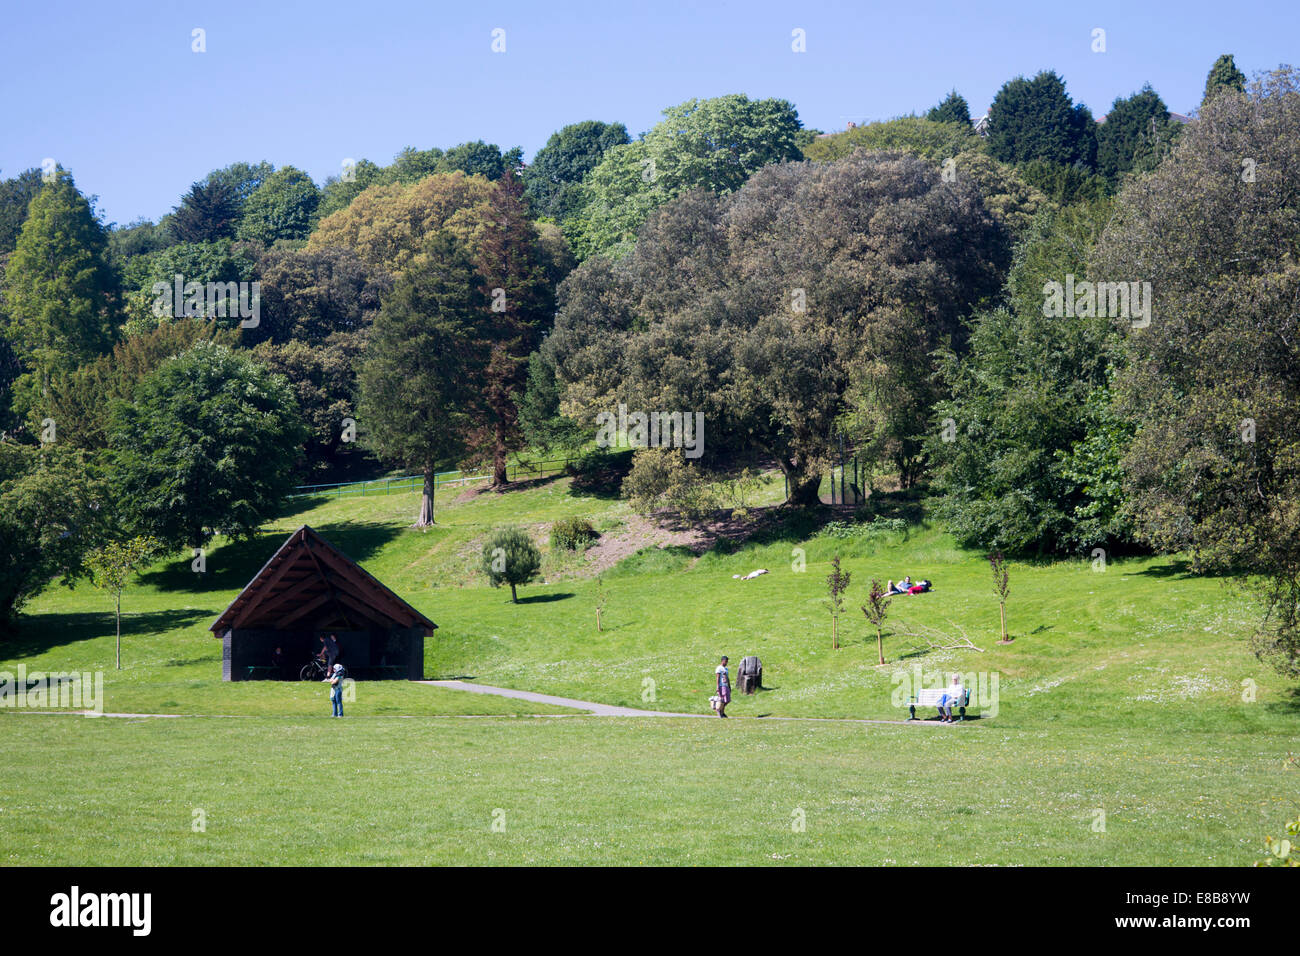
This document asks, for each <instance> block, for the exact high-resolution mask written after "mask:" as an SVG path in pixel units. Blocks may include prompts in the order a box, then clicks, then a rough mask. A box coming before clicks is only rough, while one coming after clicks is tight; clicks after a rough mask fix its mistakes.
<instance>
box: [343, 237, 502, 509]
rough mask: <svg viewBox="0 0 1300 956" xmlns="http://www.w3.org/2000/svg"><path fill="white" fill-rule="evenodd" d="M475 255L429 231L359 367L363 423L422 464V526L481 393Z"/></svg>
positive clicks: (397, 452)
mask: <svg viewBox="0 0 1300 956" xmlns="http://www.w3.org/2000/svg"><path fill="white" fill-rule="evenodd" d="M481 281H482V280H481V278H480V276H479V275H478V273H477V271H476V269H475V266H474V261H473V259H472V258H471V256H470V254H469V253H468V252H467V251H466V249H465V247H464V245H463V244H462V243H461V242H460V241H459V240H458V238H457V237H455V236H453V235H450V234H446V233H444V234H440V235H435V236H432V237H430V239H429V241H428V243H427V247H426V249H425V254H423V255H421V256H419V257H418V259H417V261H416V264H415V265H414V266H413V267H412V268H410V269H409V270H407V271H406V272H405V273H403V274H402V275H401V276H400V277H399V278H398V280H397V283H396V285H395V286H394V287H393V291H392V294H391V295H390V296H389V297H388V298H387V299H386V300H385V302H384V306H383V308H382V309H381V310H380V313H379V315H378V316H377V317H376V318H375V323H374V328H373V330H372V332H371V336H370V341H369V343H368V345H367V348H366V357H365V363H364V364H363V365H362V367H361V371H360V427H361V429H362V430H363V432H364V435H363V438H364V440H365V441H366V442H367V444H368V445H369V446H370V447H372V448H373V449H374V450H375V451H376V452H377V453H378V454H380V455H382V456H383V457H384V458H386V459H388V460H390V461H394V462H400V463H401V464H403V465H406V466H407V467H410V468H418V469H420V470H421V471H422V473H423V474H424V494H423V495H422V498H421V503H420V514H419V516H418V517H417V518H416V521H415V526H416V527H426V526H428V525H431V524H433V523H434V519H433V509H434V491H435V488H434V476H435V474H436V473H437V470H438V467H439V466H440V465H444V466H445V465H447V464H449V463H453V462H455V461H457V460H459V458H460V456H461V455H462V454H463V453H464V450H465V436H466V434H467V432H468V429H469V426H470V424H471V422H472V415H471V413H472V402H473V400H474V398H475V387H474V386H475V383H474V382H473V378H472V375H473V371H472V370H473V369H474V367H475V358H476V356H475V355H474V354H473V344H474V343H475V342H476V341H478V340H479V337H480V335H481V332H482V322H483V318H482V316H483V310H484V301H483V291H482V286H481Z"/></svg>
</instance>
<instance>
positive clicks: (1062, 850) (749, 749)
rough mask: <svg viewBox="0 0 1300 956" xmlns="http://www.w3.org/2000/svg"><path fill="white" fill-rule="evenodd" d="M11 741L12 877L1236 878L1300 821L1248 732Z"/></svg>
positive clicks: (6, 821)
mask: <svg viewBox="0 0 1300 956" xmlns="http://www.w3.org/2000/svg"><path fill="white" fill-rule="evenodd" d="M0 735H3V738H4V740H5V745H6V746H5V749H6V752H9V753H14V752H15V747H14V745H18V744H20V745H21V753H22V757H23V759H22V760H20V761H17V762H15V763H11V765H10V767H9V768H8V771H7V776H6V780H7V785H6V787H5V790H4V796H3V798H0V833H3V834H4V836H5V839H4V841H3V844H0V845H2V846H3V850H2V851H0V853H3V857H2V858H3V860H4V862H5V863H8V864H33V863H61V864H84V863H86V862H90V861H93V862H96V863H119V864H151V865H152V864H180V865H197V864H240V865H247V864H254V865H258V864H289V863H294V864H322V865H324V864H336V863H341V862H345V863H356V864H381V863H382V864H434V863H440V864H462V863H464V864H494V863H518V864H549V863H561V864H579V863H587V864H688V863H689V864H720V865H725V864H749V865H760V864H768V865H778V864H784V865H797V864H810V863H835V864H864V865H873V866H879V865H895V864H897V865H910V864H917V863H925V864H930V863H933V862H935V861H936V860H940V861H948V862H958V861H960V862H965V863H972V864H1042V865H1063V864H1071V865H1089V864H1090V865H1110V864H1142V865H1184V864H1206V863H1213V864H1222V865H1239V864H1243V863H1248V862H1250V861H1252V860H1253V859H1255V858H1257V856H1258V851H1259V843H1260V840H1261V838H1262V837H1261V834H1262V833H1264V832H1266V831H1268V830H1269V828H1270V827H1273V828H1274V829H1276V821H1277V820H1279V819H1281V818H1282V817H1283V816H1284V815H1285V814H1286V813H1287V812H1289V811H1291V810H1292V809H1293V807H1294V802H1288V801H1287V800H1285V799H1284V798H1283V797H1282V796H1281V792H1282V789H1283V787H1284V786H1285V785H1286V784H1287V777H1286V774H1287V773H1288V771H1286V770H1284V769H1283V768H1282V767H1281V766H1279V763H1278V761H1277V760H1276V759H1275V745H1276V741H1273V742H1270V741H1268V740H1267V739H1265V738H1262V737H1259V736H1244V735H1240V734H1231V733H1204V734H1177V735H1174V734H1162V733H1155V734H1152V733H1147V732H1141V731H1105V732H1092V731H1088V730H1086V729H1082V728H1053V729H1050V730H1039V731H1026V730H1012V731H1004V730H999V729H997V728H995V727H993V726H987V727H983V726H977V725H972V726H971V727H969V728H954V729H952V730H949V729H940V728H937V727H936V728H926V727H916V726H912V727H906V726H885V727H880V726H864V725H846V724H827V723H795V722H787V721H773V722H769V723H761V722H757V721H730V722H726V721H721V720H698V721H697V720H691V719H689V718H663V719H660V718H641V719H636V718H595V717H592V718H588V717H577V718H565V719H552V720H550V721H547V720H545V719H540V720H533V719H511V720H502V719H498V718H487V719H484V720H454V719H450V718H448V719H437V718H432V719H427V720H421V721H413V720H405V721H403V720H389V719H383V720H375V721H353V722H348V721H335V722H334V724H333V725H323V724H322V722H320V721H303V720H273V719H262V718H255V719H249V720H238V719H227V720H221V719H218V718H192V719H182V720H159V719H152V720H141V721H124V720H110V719H101V720H86V719H81V718H71V717H40V716H29V717H9V718H6V719H4V720H3V721H0ZM1291 777H1294V772H1291ZM196 810H201V811H203V813H204V822H205V826H206V829H205V831H204V832H194V820H195V811H196ZM1099 811H1104V813H1105V818H1104V822H1105V832H1099V831H1094V829H1093V826H1094V821H1097V820H1098V819H1100V818H1099V817H1098V815H1097V814H1098V812H1099ZM800 812H802V819H803V830H802V832H800V831H799V830H798V829H797V827H796V823H797V821H798V819H799V817H798V814H799V813H800ZM494 822H497V823H498V826H500V825H502V824H503V825H504V830H503V831H502V830H494V829H493V823H494Z"/></svg>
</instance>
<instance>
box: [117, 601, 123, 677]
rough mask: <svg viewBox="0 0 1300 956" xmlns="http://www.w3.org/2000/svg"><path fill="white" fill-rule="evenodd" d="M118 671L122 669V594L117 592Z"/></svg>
mask: <svg viewBox="0 0 1300 956" xmlns="http://www.w3.org/2000/svg"><path fill="white" fill-rule="evenodd" d="M117 669H118V670H121V669H122V592H121V591H118V592H117Z"/></svg>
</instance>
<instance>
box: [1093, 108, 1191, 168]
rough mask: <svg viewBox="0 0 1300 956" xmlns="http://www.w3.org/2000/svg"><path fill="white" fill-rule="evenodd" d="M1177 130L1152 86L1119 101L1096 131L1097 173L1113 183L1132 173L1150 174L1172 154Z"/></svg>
mask: <svg viewBox="0 0 1300 956" xmlns="http://www.w3.org/2000/svg"><path fill="white" fill-rule="evenodd" d="M1177 129H1178V127H1177V126H1174V125H1172V124H1170V122H1169V110H1168V109H1167V108H1166V107H1165V104H1164V101H1163V100H1162V99H1160V95H1159V94H1158V93H1156V91H1155V90H1153V89H1151V87H1150V86H1144V87H1143V88H1142V89H1141V90H1140V91H1138V92H1137V93H1134V94H1133V95H1132V96H1129V97H1127V98H1125V97H1118V98H1116V100H1115V103H1114V105H1112V106H1111V108H1110V112H1109V113H1107V114H1106V121H1105V122H1104V123H1101V124H1099V125H1098V127H1097V171H1098V172H1099V173H1101V175H1103V176H1106V177H1107V178H1109V179H1110V180H1112V181H1116V180H1118V179H1119V178H1120V177H1121V176H1123V175H1124V174H1125V173H1128V172H1131V171H1133V170H1137V171H1139V172H1149V171H1150V170H1152V169H1154V168H1155V167H1156V164H1157V163H1158V162H1159V161H1160V157H1161V156H1162V155H1163V154H1164V153H1167V152H1168V151H1169V149H1170V145H1171V144H1172V142H1173V140H1174V136H1175V132H1176V130H1177Z"/></svg>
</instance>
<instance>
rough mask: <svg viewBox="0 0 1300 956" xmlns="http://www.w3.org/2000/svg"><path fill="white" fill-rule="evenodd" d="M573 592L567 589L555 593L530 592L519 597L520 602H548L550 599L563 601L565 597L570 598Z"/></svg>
mask: <svg viewBox="0 0 1300 956" xmlns="http://www.w3.org/2000/svg"><path fill="white" fill-rule="evenodd" d="M571 597H573V594H572V593H571V592H569V591H560V592H558V593H556V594H531V595H528V596H527V597H521V598H520V599H519V603H520V604H549V603H550V602H551V601H563V600H564V599H565V598H571Z"/></svg>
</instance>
